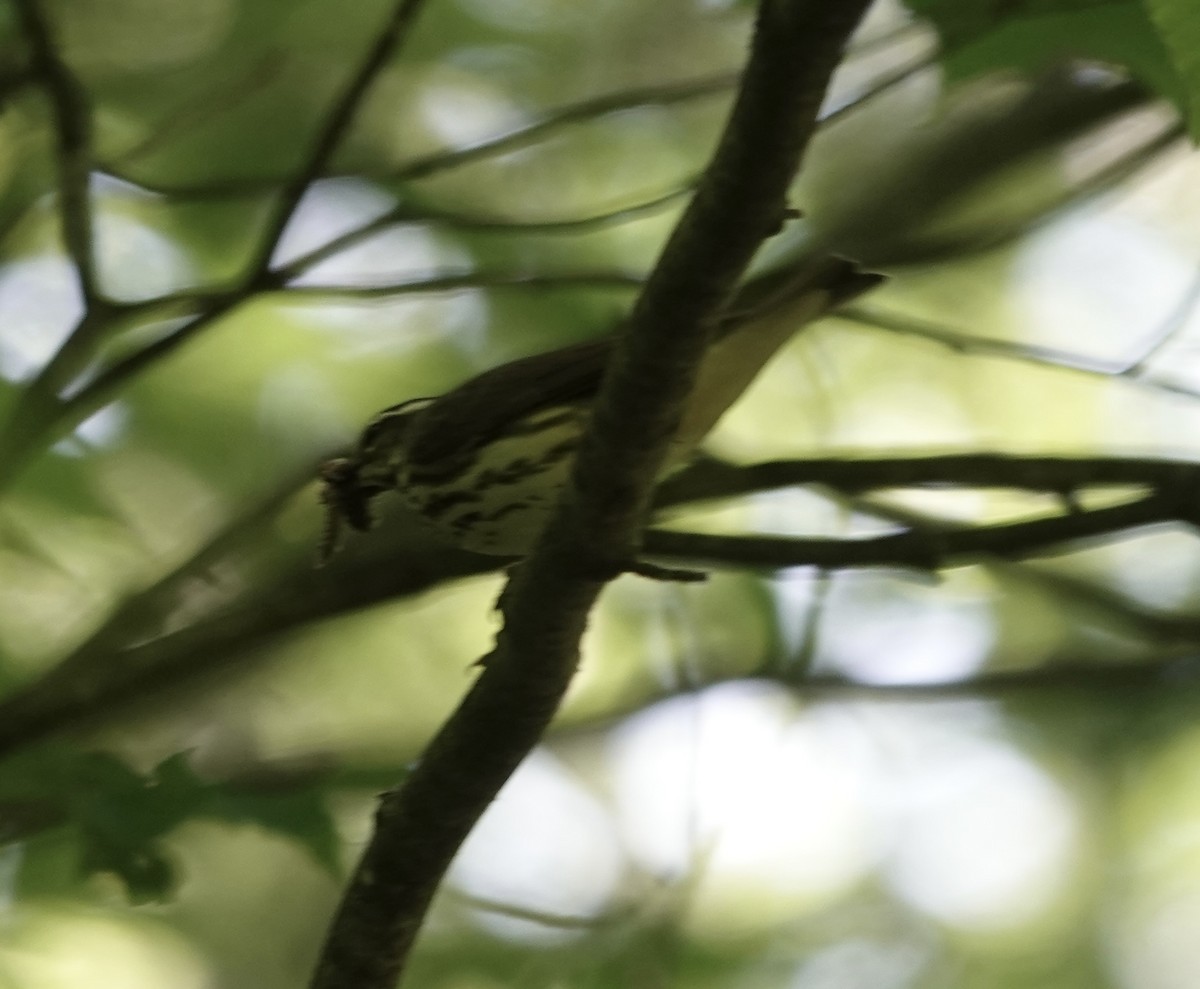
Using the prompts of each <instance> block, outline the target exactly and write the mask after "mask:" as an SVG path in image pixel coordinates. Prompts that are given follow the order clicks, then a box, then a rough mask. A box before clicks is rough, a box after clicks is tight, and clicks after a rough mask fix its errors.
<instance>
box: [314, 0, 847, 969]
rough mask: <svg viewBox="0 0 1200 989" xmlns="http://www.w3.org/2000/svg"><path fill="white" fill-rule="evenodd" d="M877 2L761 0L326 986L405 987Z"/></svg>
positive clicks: (641, 503)
mask: <svg viewBox="0 0 1200 989" xmlns="http://www.w3.org/2000/svg"><path fill="white" fill-rule="evenodd" d="M868 5H869V0H763V2H762V4H761V6H760V8H759V16H758V22H757V25H756V29H755V34H754V41H753V45H752V50H751V55H750V60H749V63H748V65H747V68H746V72H745V74H744V76H743V79H742V85H741V89H740V92H739V94H738V98H737V101H736V102H735V105H734V108H733V111H732V114H731V117H730V120H729V123H728V124H727V126H726V129H725V133H724V135H723V136H722V139H721V142H720V145H719V147H718V149H717V152H716V154H715V156H714V158H713V161H712V163H711V165H710V166H709V168H708V170H707V171H706V173H705V175H704V178H703V179H702V180H701V182H700V186H699V189H698V190H697V193H696V196H695V198H694V199H693V200H692V202H691V204H690V206H689V208H688V210H687V212H686V213H685V214H684V217H683V219H682V220H681V222H680V224H679V226H678V227H677V228H676V230H675V232H674V234H673V235H672V236H671V238H670V240H669V241H668V243H667V246H666V248H665V249H664V252H663V254H662V256H661V258H660V259H659V262H658V264H657V266H656V267H655V269H654V271H653V272H652V274H651V276H650V278H649V280H648V282H647V284H646V287H645V289H644V291H643V293H642V295H641V297H640V298H639V300H638V302H637V304H636V305H635V307H634V310H633V314H632V317H631V322H630V327H629V330H628V332H627V334H626V335H625V336H624V337H623V338H622V340H621V342H620V344H619V346H618V348H617V351H616V353H615V355H614V358H613V362H612V365H611V367H610V370H609V374H608V375H607V377H606V381H605V383H604V385H603V387H602V389H601V393H600V396H599V398H598V399H597V402H596V405H595V407H594V414H593V416H592V418H591V421H590V425H589V427H588V429H587V431H586V432H585V435H584V437H583V440H582V445H581V448H580V452H579V455H578V459H577V461H576V466H575V471H574V478H573V483H572V486H571V488H570V490H569V491H568V493H567V497H566V498H565V499H564V500H563V502H562V503H561V504H560V505H559V509H558V511H557V512H556V513H555V515H554V518H553V520H552V521H551V523H550V525H549V527H548V528H547V530H546V532H545V533H544V535H543V538H542V539H541V541H540V543H539V546H538V547H537V549H535V551H534V553H533V554H532V555H531V556H530V557H529V558H528V559H527V560H526V561H525V563H524V564H522V566H521V567H519V568H518V570H517V573H516V575H515V577H514V579H513V581H512V582H511V583H510V585H509V587H508V589H507V591H506V593H505V599H504V609H503V611H504V620H505V624H504V628H503V630H502V631H501V634H500V636H499V638H498V639H497V644H496V650H495V652H494V653H493V654H492V656H491V658H490V661H489V663H488V665H487V666H486V667H485V669H484V671H483V673H482V675H481V676H480V678H479V680H478V681H477V682H476V684H475V686H474V688H473V689H472V690H471V691H470V692H469V693H468V695H467V697H466V698H465V700H464V701H463V703H462V705H461V706H460V707H459V708H458V710H457V711H456V712H455V713H454V715H452V716H451V718H450V720H449V721H448V722H447V723H446V724H445V726H444V727H443V728H442V730H441V731H440V732H439V733H438V735H437V737H436V738H435V739H434V740H433V742H432V743H431V744H430V746H429V748H428V750H427V751H426V752H425V754H424V756H423V757H422V759H421V761H420V762H419V763H418V765H417V767H416V768H415V769H414V771H413V773H412V774H411V776H410V777H409V779H408V780H407V782H406V783H405V784H404V786H403V788H402V789H400V790H398V791H392V792H390V793H388V794H386V795H385V796H384V797H383V799H382V801H381V804H380V807H379V810H378V813H377V815H376V829H375V834H374V836H373V837H372V839H371V841H370V843H369V845H368V847H367V849H366V851H365V853H364V856H363V858H362V860H361V862H360V863H359V866H358V868H357V869H356V871H355V874H354V877H353V879H352V881H351V884H350V887H349V889H348V890H347V892H346V895H345V898H344V899H343V902H342V904H341V907H340V909H339V911H338V914H337V916H336V918H335V920H334V923H333V926H332V928H331V930H330V933H329V937H328V940H327V942H326V944H325V947H324V950H323V953H322V956H321V959H320V961H319V963H318V967H317V970H316V973H315V975H314V978H313V981H312V983H311V985H312V987H313V989H337V987H349V986H354V987H355V989H384V987H391V986H393V985H394V984H395V982H396V979H397V977H398V975H399V973H400V971H401V970H402V969H403V967H404V964H405V961H406V960H407V957H408V954H409V952H410V950H411V948H412V944H413V942H414V940H415V938H416V934H417V931H418V929H419V927H420V924H421V920H422V918H423V917H424V914H425V911H426V910H427V909H428V906H429V903H430V901H431V899H432V897H433V893H434V890H435V889H436V887H437V884H438V882H439V881H440V879H441V876H442V875H443V873H444V872H445V870H446V868H448V866H449V864H450V861H451V859H452V858H453V856H454V854H455V853H456V851H457V849H458V847H459V846H460V845H461V843H462V841H463V840H464V839H465V838H466V836H467V834H468V833H469V831H470V830H471V828H472V827H473V825H474V823H475V821H476V820H478V818H479V816H480V815H481V814H482V813H483V811H484V810H485V809H486V808H487V806H488V804H489V803H490V802H491V801H492V799H493V798H494V797H495V795H496V793H497V792H498V791H499V789H500V787H501V786H502V785H503V784H504V782H505V781H506V780H507V779H508V777H509V775H510V774H511V773H512V772H513V771H514V770H515V769H516V767H517V766H518V765H519V764H520V762H521V761H522V760H523V759H524V757H525V756H526V754H527V753H528V752H529V751H530V750H531V749H532V747H533V746H534V745H536V744H537V741H538V739H539V738H540V737H541V736H542V733H543V732H544V731H545V729H546V727H547V725H548V724H549V723H550V720H551V719H552V718H553V716H554V714H555V712H556V710H557V709H558V705H559V703H560V701H561V699H562V696H563V694H564V693H565V691H566V689H567V686H568V684H569V683H570V681H571V678H572V676H573V674H574V671H575V666H576V662H577V656H578V646H579V639H580V636H581V635H582V633H583V629H584V626H585V624H586V622H587V615H588V612H589V610H590V608H591V606H592V605H593V603H594V602H595V600H596V597H597V596H598V595H599V593H600V590H601V588H602V587H603V585H604V582H605V579H606V577H611V576H613V575H615V568H614V564H616V563H618V562H619V561H620V560H621V559H628V556H629V554H630V553H631V551H632V549H633V545H634V541H635V538H636V534H637V531H638V529H639V528H640V525H641V522H642V518H643V516H644V513H645V511H646V508H647V507H648V504H649V500H650V491H651V487H652V485H653V481H654V478H655V475H656V473H657V472H658V470H659V469H660V467H661V465H662V463H663V461H664V459H665V457H666V454H667V448H668V444H669V442H670V439H671V436H672V434H673V432H674V428H675V426H676V425H677V424H678V422H679V419H680V416H681V414H682V409H683V405H684V402H685V401H686V399H687V396H688V390H689V388H690V385H691V381H692V378H693V376H694V374H695V370H696V367H697V366H698V364H699V362H700V359H701V357H702V356H703V353H704V350H705V347H706V345H707V342H708V338H709V336H710V334H711V330H712V327H713V325H714V323H715V321H716V319H717V317H718V315H719V312H720V309H721V307H722V305H723V304H724V303H725V301H726V299H727V298H728V296H729V295H730V293H731V292H732V290H733V287H734V285H735V284H736V282H737V281H738V279H739V278H740V277H741V276H742V274H743V272H744V271H745V269H746V267H747V266H748V265H749V263H750V260H751V257H752V256H753V254H754V252H755V250H756V249H757V248H758V246H759V245H760V244H761V242H762V241H763V239H764V238H765V237H767V236H768V235H769V234H770V233H771V232H772V231H773V230H774V229H776V228H777V227H778V225H779V222H780V220H781V218H782V217H783V216H784V214H785V207H786V198H785V197H786V194H787V189H788V185H789V184H790V182H791V180H792V177H793V175H794V174H795V172H796V169H797V167H798V165H799V162H800V158H801V156H802V154H803V152H804V150H805V148H806V147H807V144H808V141H809V139H810V137H811V136H812V133H813V131H814V129H815V127H816V120H817V114H818V112H819V110H820V106H821V102H822V99H823V97H824V94H825V90H826V88H827V86H828V84H829V80H830V77H831V76H832V74H833V71H834V69H835V67H836V66H837V64H838V61H839V59H840V57H841V53H842V50H843V48H844V46H845V44H846V41H847V39H848V38H849V35H850V34H851V32H852V31H853V30H854V28H855V26H856V25H857V23H858V21H859V18H860V17H861V16H862V14H863V12H864V11H865V9H866V7H867V6H868Z"/></svg>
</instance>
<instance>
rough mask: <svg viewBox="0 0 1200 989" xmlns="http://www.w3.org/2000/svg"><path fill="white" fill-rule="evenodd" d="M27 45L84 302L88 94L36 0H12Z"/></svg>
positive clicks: (89, 248)
mask: <svg viewBox="0 0 1200 989" xmlns="http://www.w3.org/2000/svg"><path fill="white" fill-rule="evenodd" d="M14 6H15V7H16V11H17V18H18V20H19V21H20V24H21V30H22V32H23V33H24V35H25V40H26V43H27V44H28V45H29V63H30V68H31V70H32V73H33V76H34V77H35V78H36V79H37V81H38V82H39V83H40V84H41V86H42V88H43V89H44V90H45V92H46V95H47V97H48V99H49V101H50V110H51V116H52V118H53V120H54V132H55V151H56V156H57V159H58V200H59V219H60V222H61V224H62V235H63V243H64V245H65V246H66V249H67V254H68V255H69V256H70V258H71V263H72V264H73V265H74V266H75V273H76V277H77V278H78V280H79V290H80V294H81V295H82V296H83V299H84V304H85V306H87V305H89V304H90V303H91V301H92V300H93V299H95V298H96V296H97V294H98V291H97V285H96V257H95V243H94V240H93V237H92V203H91V195H90V191H89V188H88V185H89V180H90V178H91V170H92V161H91V155H92V147H91V145H92V138H91V134H92V114H91V107H90V105H89V102H88V98H87V94H86V93H85V92H84V89H83V87H82V86H81V85H80V84H79V80H78V79H76V77H75V74H74V73H73V72H72V71H71V69H70V67H69V66H68V65H67V64H66V62H64V61H63V59H62V56H60V55H59V53H58V49H57V48H56V47H55V44H54V38H53V36H52V33H51V28H50V24H49V22H48V20H47V18H46V15H45V12H44V11H43V10H42V8H41V5H40V4H39V2H38V0H15V2H14Z"/></svg>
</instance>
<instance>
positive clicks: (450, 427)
mask: <svg viewBox="0 0 1200 989" xmlns="http://www.w3.org/2000/svg"><path fill="white" fill-rule="evenodd" d="M612 346H613V341H612V338H611V337H603V338H601V339H599V340H588V341H585V342H584V343H577V344H572V345H571V346H568V347H561V348H559V349H558V350H551V351H549V352H547V353H544V354H535V355H533V356H532V357H523V358H521V359H520V360H515V361H510V362H509V363H508V364H502V365H501V366H500V367H497V368H493V369H492V370H490V371H485V372H484V373H483V374H480V375H478V376H476V377H474V378H471V379H470V380H469V381H465V382H463V384H461V385H459V386H458V387H457V388H455V389H453V390H451V391H448V392H446V394H445V395H442V396H441V397H440V398H438V399H437V401H435V402H434V403H433V405H431V406H430V407H429V408H427V409H426V410H425V411H424V412H422V413H421V416H420V420H419V423H418V424H417V430H416V433H415V434H414V436H413V439H412V443H411V445H410V446H409V450H408V455H409V458H410V460H411V461H412V462H413V463H414V464H433V463H437V462H439V461H441V460H443V459H446V458H453V457H456V456H459V455H461V454H465V453H467V452H469V451H470V450H473V449H475V448H476V447H478V446H480V445H482V444H484V443H487V442H489V441H491V440H492V439H493V438H494V437H495V436H496V435H497V434H498V433H499V432H500V431H502V430H503V429H504V427H505V425H506V424H508V423H509V422H511V421H513V420H514V419H519V418H521V417H522V416H525V415H528V414H530V413H531V412H536V411H537V410H539V409H544V408H549V407H550V406H553V405H566V404H571V405H575V404H586V403H588V402H591V401H592V399H593V398H595V395H596V391H597V389H598V388H599V387H600V377H601V375H602V374H603V373H604V365H605V364H606V363H607V361H608V357H609V354H610V353H611V352H612Z"/></svg>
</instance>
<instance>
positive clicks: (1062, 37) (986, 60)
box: [909, 0, 1194, 111]
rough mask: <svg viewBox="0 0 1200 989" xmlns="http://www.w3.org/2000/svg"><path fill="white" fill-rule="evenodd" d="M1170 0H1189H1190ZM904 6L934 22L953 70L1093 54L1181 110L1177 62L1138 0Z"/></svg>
mask: <svg viewBox="0 0 1200 989" xmlns="http://www.w3.org/2000/svg"><path fill="white" fill-rule="evenodd" d="M1162 2H1163V3H1164V4H1165V5H1170V4H1171V3H1172V0H1162ZM1174 2H1176V3H1178V5H1179V6H1180V7H1181V8H1182V7H1184V6H1194V4H1193V3H1192V0H1174ZM909 6H910V7H911V8H912V10H913V11H914V12H916V13H918V14H921V15H922V16H925V17H928V18H929V19H930V20H931V21H932V22H933V24H934V26H935V27H936V28H937V30H938V33H939V35H940V36H941V39H942V45H943V49H944V56H943V64H944V66H945V69H946V72H947V74H948V75H949V76H950V77H951V78H966V77H969V76H973V75H978V74H981V73H984V72H994V71H998V70H1003V69H1016V70H1019V71H1023V72H1039V71H1041V70H1043V69H1045V68H1047V67H1048V66H1051V65H1055V64H1061V63H1062V62H1063V61H1065V60H1068V59H1082V60H1088V61H1097V62H1103V63H1108V64H1112V65H1118V66H1122V67H1124V68H1126V69H1127V70H1128V71H1129V72H1130V73H1131V74H1132V75H1133V76H1134V77H1135V78H1137V79H1138V80H1140V81H1141V82H1142V83H1143V84H1145V85H1146V86H1148V87H1150V88H1151V89H1152V90H1154V91H1155V92H1157V93H1159V94H1160V95H1162V96H1164V97H1166V98H1167V99H1169V100H1171V101H1172V102H1174V103H1175V104H1176V105H1178V106H1179V107H1180V108H1181V110H1184V111H1186V108H1187V102H1188V101H1187V92H1188V87H1187V86H1186V85H1185V84H1184V82H1183V79H1182V78H1181V74H1180V72H1179V71H1178V66H1177V62H1176V60H1175V59H1173V58H1172V57H1171V55H1170V54H1169V53H1168V50H1167V47H1165V46H1164V44H1163V40H1164V38H1163V36H1162V35H1161V33H1160V31H1159V29H1158V28H1157V27H1156V26H1155V24H1154V23H1152V22H1151V20H1150V18H1149V17H1148V16H1147V12H1146V9H1145V8H1144V7H1143V6H1142V4H1141V3H1139V2H1137V0H1117V2H1106V0H1028V2H1025V3H1020V4H996V3H992V2H990V0H987V2H983V0H911V2H910V3H909ZM1172 47H1173V46H1172Z"/></svg>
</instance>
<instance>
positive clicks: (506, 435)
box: [320, 258, 881, 560]
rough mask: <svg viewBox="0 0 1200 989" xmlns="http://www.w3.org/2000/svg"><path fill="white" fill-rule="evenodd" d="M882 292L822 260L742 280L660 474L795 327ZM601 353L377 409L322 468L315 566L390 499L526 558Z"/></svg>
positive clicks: (850, 270) (514, 367) (494, 550)
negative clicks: (394, 495) (351, 446)
mask: <svg viewBox="0 0 1200 989" xmlns="http://www.w3.org/2000/svg"><path fill="white" fill-rule="evenodd" d="M880 281H881V277H880V276H879V275H875V274H870V273H866V272H862V271H860V270H859V269H858V268H857V267H856V266H855V265H854V264H853V263H851V262H849V261H845V260H842V259H840V258H823V259H821V260H817V261H811V260H810V261H806V262H804V263H801V264H799V265H794V266H792V267H790V268H787V269H783V270H780V271H775V272H772V273H770V274H768V275H763V276H760V277H758V278H756V279H754V280H752V281H750V282H747V283H746V285H745V286H744V287H743V288H742V289H741V290H740V291H739V292H738V293H737V295H736V297H735V298H734V299H733V301H732V303H731V304H730V305H729V306H728V307H727V309H726V315H725V316H724V317H722V319H721V321H720V323H719V324H718V327H717V330H716V334H715V336H714V342H713V344H712V346H711V347H710V348H709V350H708V353H707V354H706V355H705V358H704V360H703V362H702V364H701V366H700V370H699V373H698V376H697V379H696V383H695V387H694V388H693V391H692V396H691V398H690V399H689V402H688V405H687V407H686V409H685V411H684V415H683V419H682V421H681V423H680V427H679V430H678V432H677V433H676V436H675V438H674V440H673V441H672V447H671V451H670V455H669V458H668V464H667V469H668V470H669V469H671V468H672V467H677V466H679V465H680V464H681V463H682V462H683V461H684V460H685V459H686V457H687V456H688V455H689V454H690V453H691V452H692V451H693V450H694V448H695V447H696V445H697V444H698V443H699V442H700V441H701V440H702V439H703V438H704V436H705V435H706V434H707V433H708V432H709V430H710V429H712V427H713V426H714V425H715V424H716V422H717V420H718V419H720V417H721V416H722V415H723V414H724V413H725V410H726V409H728V408H729V406H730V405H732V404H733V403H734V402H735V401H736V400H737V398H738V397H739V396H740V395H741V394H742V392H743V391H745V390H746V388H747V387H748V386H749V384H750V382H751V381H753V380H754V378H755V376H756V375H757V374H758V372H759V371H760V370H761V369H762V367H763V365H765V364H766V362H767V361H768V360H769V359H770V358H771V356H772V355H773V354H774V353H775V352H776V351H777V350H778V349H779V348H780V347H781V346H782V345H783V344H784V343H785V342H786V341H787V340H788V339H789V338H790V337H791V336H792V334H793V333H794V332H795V331H796V330H797V329H799V328H800V327H801V326H802V325H803V324H805V323H807V322H810V321H811V320H813V319H815V318H817V317H819V316H821V315H823V314H825V313H826V312H828V311H829V310H830V309H832V308H833V307H835V306H837V305H839V304H840V303H842V302H845V301H847V300H848V299H851V298H853V297H855V296H857V295H859V294H861V293H862V292H864V291H865V290H867V289H868V288H871V287H872V286H874V285H876V284H878V283H879V282H880ZM611 349H612V338H604V339H600V340H595V341H590V342H587V343H580V344H575V345H573V346H569V347H563V348H561V349H559V350H554V351H550V352H548V353H544V354H537V355H535V356H533V357H526V358H523V359H520V360H516V361H512V362H510V363H508V364H504V365H502V366H500V367H497V368H494V369H493V370H490V371H485V372H484V373H483V374H480V375H478V376H477V377H475V378H472V379H470V380H469V381H467V382H465V383H464V384H461V385H459V386H458V387H457V388H455V389H453V390H452V391H449V392H447V393H446V394H444V395H441V396H440V397H437V398H418V399H414V400H411V401H408V402H403V403H401V404H400V405H395V406H392V407H391V408H387V409H384V410H383V411H382V412H380V413H379V414H378V415H376V416H375V417H374V418H373V419H371V421H370V422H369V423H368V424H367V426H366V428H365V429H364V430H363V433H362V436H361V437H360V439H359V441H358V446H357V449H356V450H355V451H354V452H353V453H352V454H351V455H350V456H348V457H339V458H336V459H333V460H329V461H327V462H326V463H325V464H324V465H323V466H322V468H321V472H320V475H321V479H322V481H323V482H324V487H323V490H322V495H321V497H322V501H323V502H324V503H325V506H326V528H325V536H324V539H323V541H322V546H321V559H322V560H325V559H327V558H328V557H329V555H330V554H331V553H332V552H333V551H334V550H335V549H336V547H337V544H338V540H339V535H340V529H341V523H342V522H345V523H346V524H348V525H349V526H351V527H352V528H354V529H358V530H360V531H365V530H367V529H368V528H370V526H371V523H372V517H371V512H370V503H371V500H372V499H373V498H375V497H376V496H377V495H380V494H382V493H383V492H385V491H391V490H395V491H397V492H399V494H400V495H401V496H402V497H403V498H404V500H405V501H406V502H407V503H408V505H409V507H410V508H412V509H414V510H415V511H416V512H417V514H418V515H420V516H421V517H422V518H424V519H425V520H427V521H428V522H429V523H431V524H432V525H433V526H434V527H436V528H437V529H439V530H440V531H442V532H443V533H445V534H447V535H448V536H450V538H451V539H452V540H453V541H454V542H455V543H457V544H458V545H459V546H461V547H463V548H465V549H469V550H474V551H476V552H480V553H489V554H495V555H500V556H523V555H525V554H526V553H528V552H529V550H530V549H531V548H532V546H533V543H534V541H535V540H536V538H537V536H538V534H539V533H540V532H541V530H542V528H543V526H544V525H545V524H546V522H547V521H548V519H549V515H550V512H551V511H552V510H553V508H554V505H555V502H556V500H557V498H558V494H559V491H560V490H561V489H562V487H563V486H564V485H565V484H566V483H567V480H568V478H569V476H570V468H571V462H572V459H573V456H574V453H575V449H576V447H577V445H578V443H579V439H580V436H581V435H582V431H583V427H584V425H585V423H586V421H587V417H588V415H589V412H590V408H591V403H592V401H593V399H594V398H595V396H596V393H597V390H598V388H599V386H600V381H601V377H602V375H603V372H604V366H605V363H606V362H607V360H608V357H609V354H610V352H611Z"/></svg>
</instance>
